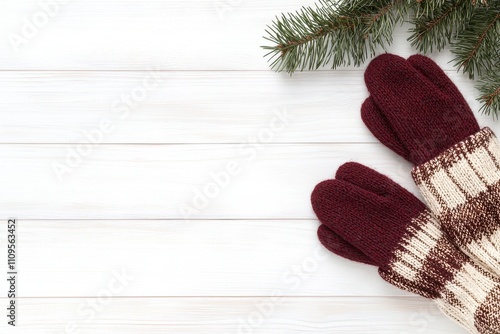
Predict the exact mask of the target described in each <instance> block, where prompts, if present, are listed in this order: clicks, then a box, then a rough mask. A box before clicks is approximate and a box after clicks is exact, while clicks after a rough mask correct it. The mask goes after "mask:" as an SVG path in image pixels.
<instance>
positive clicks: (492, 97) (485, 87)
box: [477, 62, 500, 118]
mask: <svg viewBox="0 0 500 334" xmlns="http://www.w3.org/2000/svg"><path fill="white" fill-rule="evenodd" d="M490 70H491V71H490V73H489V74H488V77H487V78H484V79H482V80H480V81H479V84H478V86H477V89H478V90H479V92H480V93H481V96H480V97H479V98H478V101H480V102H482V103H483V105H482V106H481V109H480V110H479V111H480V112H482V113H484V114H487V115H493V116H494V117H495V118H498V116H499V115H498V114H499V112H500V64H498V62H497V66H495V67H494V68H491V69H490Z"/></svg>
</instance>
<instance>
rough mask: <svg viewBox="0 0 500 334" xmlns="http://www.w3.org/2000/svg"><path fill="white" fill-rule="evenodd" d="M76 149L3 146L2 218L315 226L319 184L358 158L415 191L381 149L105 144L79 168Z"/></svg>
mask: <svg viewBox="0 0 500 334" xmlns="http://www.w3.org/2000/svg"><path fill="white" fill-rule="evenodd" d="M75 150H77V147H76V148H75V146H74V145H24V144H19V145H1V146H0V160H1V161H6V162H8V163H5V164H1V165H0V184H2V186H3V187H5V189H8V191H5V192H0V217H1V218H3V219H6V218H9V217H17V218H19V219H59V218H63V219H189V220H191V219H221V218H222V219H266V218H271V219H314V218H315V216H314V213H313V212H312V209H311V205H310V199H309V197H310V194H311V191H312V190H313V188H314V186H315V185H316V184H317V183H318V182H320V181H322V180H324V179H328V178H331V177H333V175H334V172H335V170H336V168H337V167H338V166H339V165H341V164H343V163H344V162H346V161H350V160H353V161H358V162H361V163H366V164H368V165H369V166H371V167H373V168H376V169H378V170H379V171H381V172H384V173H388V174H389V175H390V176H391V177H393V178H394V179H395V180H396V181H398V182H402V184H403V185H404V186H407V187H408V188H410V189H412V190H413V191H415V186H414V185H413V183H412V181H411V180H410V177H409V172H410V165H409V164H408V163H407V162H403V161H402V160H401V159H398V158H396V156H395V154H393V153H392V152H390V151H389V150H388V149H386V148H385V147H382V145H380V144H359V145H351V144H260V145H258V146H253V145H249V144H238V145H200V144H197V145H194V144H193V145H99V146H97V147H93V148H92V150H90V151H89V152H91V153H89V154H88V155H87V156H86V157H83V158H82V159H81V162H80V163H79V164H77V163H76V162H74V161H77V160H76V159H74V158H71V157H72V153H71V152H73V151H75ZM68 156H69V157H70V158H68ZM67 159H69V160H67ZM67 161H69V162H67ZM60 165H64V166H66V167H64V168H63V167H58V166H60ZM68 166H75V167H71V168H70V167H68ZM234 166H236V168H233V167H234ZM65 168H67V170H66V169H65ZM56 170H57V172H56ZM60 170H62V171H63V172H60ZM233 171H235V172H234V173H233ZM58 175H59V176H61V177H60V178H59V177H58ZM224 175H225V176H224Z"/></svg>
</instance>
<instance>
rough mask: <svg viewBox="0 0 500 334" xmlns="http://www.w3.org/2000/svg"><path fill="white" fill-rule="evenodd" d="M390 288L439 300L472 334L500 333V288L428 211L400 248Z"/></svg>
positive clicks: (388, 274) (388, 276)
mask: <svg viewBox="0 0 500 334" xmlns="http://www.w3.org/2000/svg"><path fill="white" fill-rule="evenodd" d="M379 273H380V276H381V277H382V278H383V279H384V280H386V281H387V282H389V283H391V284H393V285H395V286H397V287H399V288H401V289H403V290H407V291H410V292H413V293H416V294H419V295H422V296H424V297H426V298H430V299H434V301H435V302H436V303H437V305H438V307H439V308H440V309H441V311H442V312H443V313H444V314H446V315H448V316H449V317H450V318H452V319H454V320H455V321H456V322H458V323H459V324H460V325H462V327H464V328H466V329H467V330H468V331H469V332H470V333H500V282H499V280H498V277H496V276H493V275H492V274H490V273H489V272H487V271H486V270H485V269H483V268H482V267H480V266H478V265H477V264H475V263H474V262H472V260H471V259H470V258H468V257H467V256H466V255H465V254H463V253H462V252H460V251H459V250H458V249H457V248H456V246H455V245H454V244H453V243H452V242H451V241H450V240H449V239H448V238H447V236H446V235H445V234H444V233H443V231H442V230H441V229H440V225H439V223H438V221H437V220H436V219H435V218H434V217H433V216H432V214H431V213H430V212H428V211H426V212H423V213H422V214H421V215H420V216H418V217H416V218H415V219H414V220H413V221H412V224H411V227H409V228H408V233H407V234H406V235H405V236H404V238H403V239H402V240H401V242H400V243H399V245H398V248H397V250H396V252H395V253H394V257H393V258H392V259H391V261H390V263H389V266H388V269H386V270H384V269H382V268H380V269H379Z"/></svg>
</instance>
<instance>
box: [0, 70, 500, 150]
mask: <svg viewBox="0 0 500 334" xmlns="http://www.w3.org/2000/svg"><path fill="white" fill-rule="evenodd" d="M448 74H449V75H450V77H451V78H452V79H453V80H454V81H455V82H456V83H457V85H458V86H459V88H460V89H461V90H462V91H463V92H464V94H465V96H466V97H467V99H468V102H469V103H470V104H471V106H472V108H473V109H478V108H479V105H478V103H477V101H476V100H475V97H476V95H477V93H476V91H475V90H474V88H473V83H472V82H471V81H469V80H468V79H466V78H464V77H463V76H462V75H459V74H456V73H454V72H448ZM0 92H1V93H0V95H1V97H2V98H1V99H0V110H2V112H1V113H0V143H78V142H81V141H88V140H89V139H88V138H87V136H86V134H87V133H92V134H93V135H92V136H91V137H93V138H95V140H96V141H97V142H99V143H244V142H246V141H248V140H249V138H250V137H252V136H256V135H258V134H259V133H260V132H261V131H266V130H267V129H269V127H270V126H271V123H272V122H273V121H274V120H278V121H279V122H278V123H279V124H278V125H279V126H283V130H281V131H278V132H277V133H276V136H274V138H273V142H280V143H281V142H297V143H314V142H350V143H355V142H375V141H376V139H375V138H374V137H373V136H372V135H371V134H370V133H369V131H368V130H367V129H366V127H365V126H364V124H363V123H362V121H361V119H360V116H359V109H360V106H361V103H362V101H363V100H364V99H365V98H366V96H367V95H368V94H367V92H366V88H365V86H364V82H363V74H362V72H360V71H340V72H335V73H329V72H318V73H301V74H298V75H296V76H294V77H293V78H288V77H283V76H282V75H277V74H275V73H272V72H210V71H201V72H156V73H155V72H146V71H138V72H53V71H50V72H31V71H27V72H0ZM141 92H145V95H144V97H143V95H142V93H141ZM138 94H139V95H138ZM127 97H130V102H127ZM134 97H136V98H134ZM277 115H283V116H281V117H279V118H277ZM105 119H108V120H109V121H110V122H111V124H112V127H111V128H110V131H108V132H106V133H103V132H102V131H101V130H100V123H101V122H102V121H103V120H105ZM479 119H480V121H481V124H483V125H489V126H492V127H493V128H494V129H495V128H496V129H498V130H500V128H499V127H498V123H494V121H493V119H492V118H491V117H486V116H481V117H479Z"/></svg>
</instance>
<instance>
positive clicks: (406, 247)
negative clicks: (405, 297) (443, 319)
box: [311, 163, 500, 333]
mask: <svg viewBox="0 0 500 334" xmlns="http://www.w3.org/2000/svg"><path fill="white" fill-rule="evenodd" d="M311 201H312V205H313V209H314V211H315V213H316V215H317V216H318V218H319V220H320V221H321V222H322V224H323V225H322V227H320V229H319V231H318V236H319V238H320V240H321V242H322V243H323V244H324V245H325V246H326V247H327V248H328V249H330V250H332V251H333V252H335V253H337V254H339V255H341V256H343V257H346V258H349V259H351V260H355V261H359V262H364V263H368V264H373V265H376V266H378V267H379V272H380V275H381V276H382V277H383V278H384V279H385V280H386V281H388V282H389V283H391V284H393V285H395V286H397V287H399V288H401V289H404V290H407V291H410V292H413V293H417V294H420V295H422V296H424V297H426V298H431V299H434V300H435V301H436V303H437V304H438V306H439V307H440V309H441V310H442V311H443V312H444V313H445V314H447V315H448V316H449V317H451V318H453V319H455V320H456V321H457V322H458V323H460V324H461V325H462V326H463V327H465V328H467V329H468V330H469V331H470V332H471V333H500V280H499V279H498V277H497V276H494V275H492V274H491V273H489V272H487V271H486V270H485V269H483V268H482V267H480V266H479V265H476V264H475V263H474V262H472V260H471V259H470V258H469V257H467V256H466V255H465V254H464V253H462V252H461V251H460V250H459V249H458V248H456V246H455V245H454V244H453V243H452V241H451V240H450V239H448V237H447V235H446V234H445V233H444V232H443V231H442V230H441V228H440V225H439V223H438V222H437V219H436V218H435V217H434V216H433V215H432V214H431V213H430V211H429V210H427V209H426V207H425V206H424V205H423V203H422V202H420V201H419V200H418V199H417V198H416V197H415V196H413V195H412V194H411V193H409V192H408V191H406V190H405V189H403V188H402V187H401V186H399V185H398V184H396V183H395V182H393V181H392V180H390V179H389V178H387V177H385V176H384V175H382V174H379V173H377V172H375V171H374V170H371V169H369V168H367V167H365V166H363V165H360V164H356V163H347V164H345V165H343V166H341V167H340V168H339V170H338V171H337V175H336V179H334V180H327V181H324V182H321V183H320V184H318V185H317V186H316V188H315V189H314V191H313V194H312V196H311Z"/></svg>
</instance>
